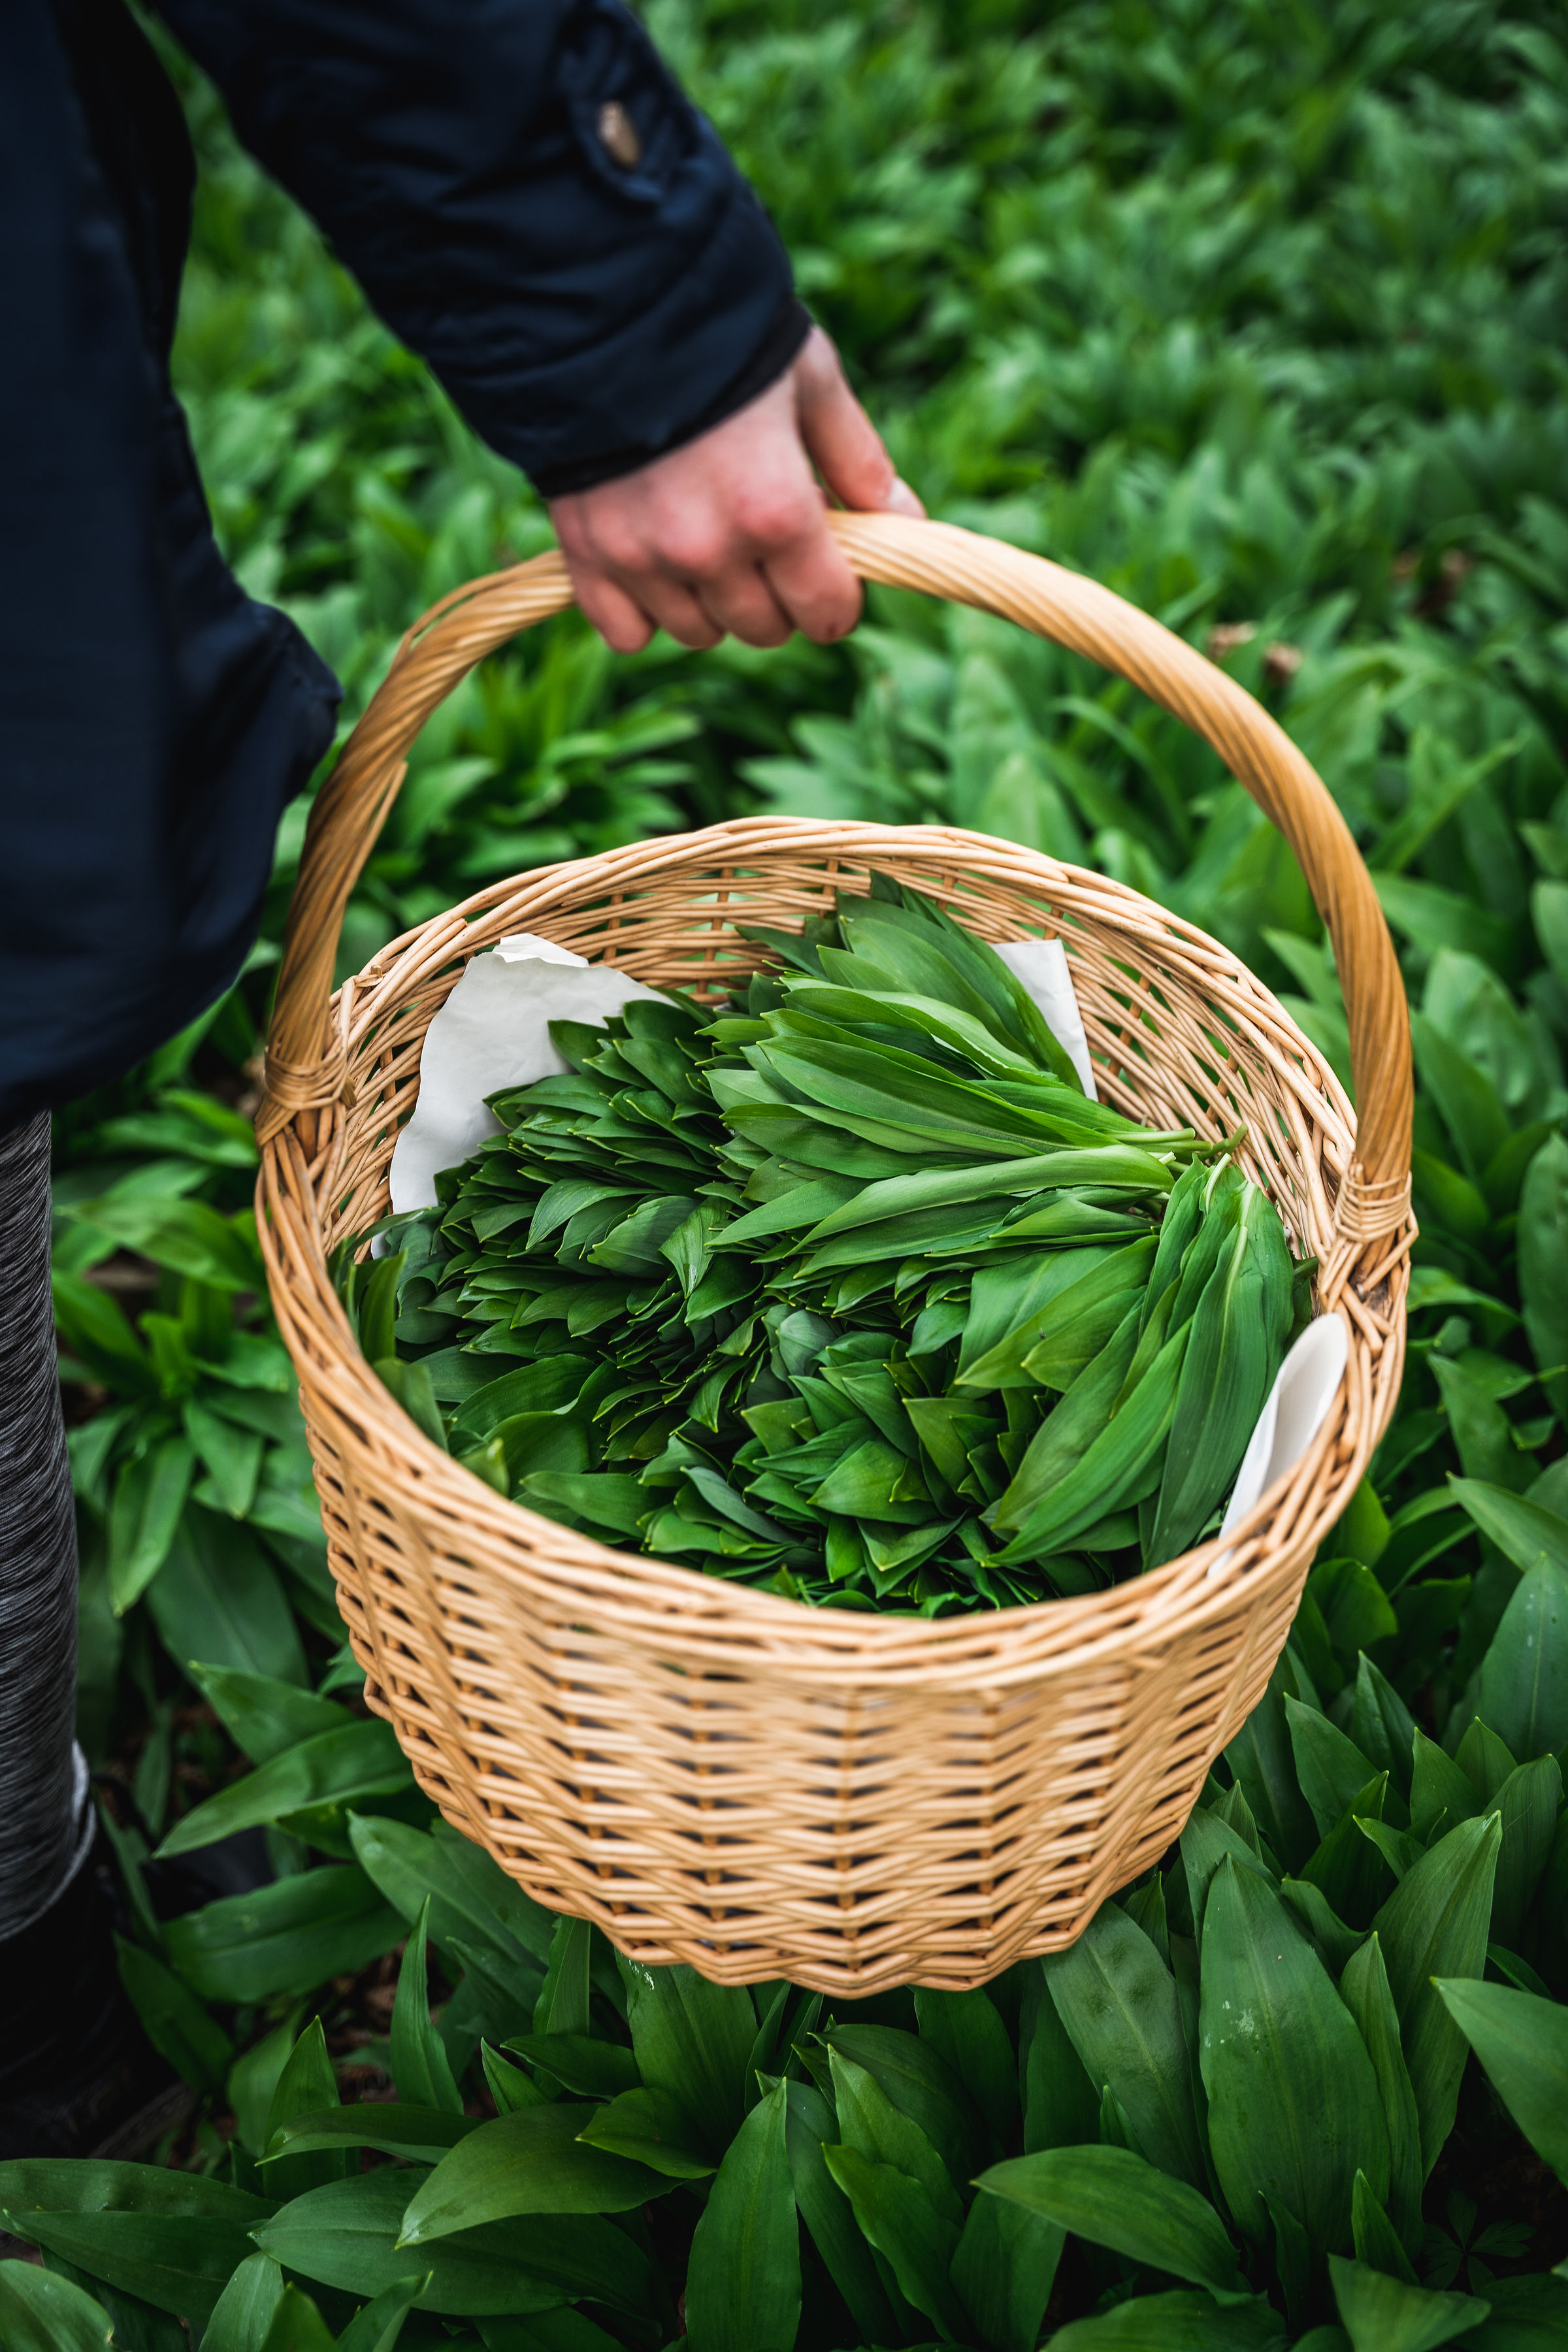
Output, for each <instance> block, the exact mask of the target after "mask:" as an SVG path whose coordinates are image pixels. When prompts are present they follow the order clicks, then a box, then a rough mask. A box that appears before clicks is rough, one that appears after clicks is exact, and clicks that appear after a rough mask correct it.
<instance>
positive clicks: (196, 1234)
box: [77, 1192, 267, 1291]
mask: <svg viewBox="0 0 1568 2352" xmlns="http://www.w3.org/2000/svg"><path fill="white" fill-rule="evenodd" d="M77 1213H78V1215H79V1216H81V1217H83V1218H85V1219H86V1221H87V1222H88V1223H89V1224H91V1225H93V1226H95V1227H96V1228H97V1230H98V1232H100V1234H108V1235H109V1237H110V1240H111V1241H113V1242H115V1243H117V1244H119V1246H120V1247H121V1249H128V1250H134V1251H135V1252H136V1254H137V1255H138V1256H140V1257H150V1258H151V1259H152V1261H153V1265H166V1266H170V1267H172V1268H173V1270H174V1272H175V1273H176V1274H185V1275H193V1276H195V1279H196V1280H197V1281H198V1282H210V1283H211V1284H212V1286H213V1287H214V1288H215V1289H216V1290H257V1291H259V1290H264V1289H265V1288H266V1279H267V1278H266V1275H265V1273H264V1271H263V1268H262V1265H261V1258H260V1255H259V1253H258V1250H257V1247H256V1243H255V1240H254V1237H253V1235H252V1234H250V1233H247V1231H246V1230H245V1227H246V1225H247V1223H249V1219H248V1217H247V1216H241V1217H237V1218H235V1219H234V1220H232V1221H231V1220H230V1219H229V1218H227V1217H223V1216H220V1215H219V1214H218V1212H217V1211H216V1209H214V1208H211V1207H209V1206H208V1204H207V1202H205V1201H180V1200H174V1199H172V1198H171V1197H170V1196H169V1195H167V1194H158V1193H142V1194H134V1193H130V1194H128V1193H126V1192H106V1193H104V1194H103V1195H101V1197H100V1199H98V1200H96V1201H83V1202H80V1203H79V1207H78V1210H77Z"/></svg>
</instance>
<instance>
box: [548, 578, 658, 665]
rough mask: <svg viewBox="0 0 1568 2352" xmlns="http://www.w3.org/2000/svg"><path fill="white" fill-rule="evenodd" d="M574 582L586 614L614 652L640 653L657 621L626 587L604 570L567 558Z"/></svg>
mask: <svg viewBox="0 0 1568 2352" xmlns="http://www.w3.org/2000/svg"><path fill="white" fill-rule="evenodd" d="M568 569H569V570H570V572H571V573H572V585H573V588H574V590H575V592H576V596H577V602H578V604H579V605H580V606H581V608H582V610H583V613H584V615H585V617H586V618H587V620H588V621H589V622H590V623H591V624H592V625H593V626H594V627H595V629H597V631H598V632H599V635H601V636H602V637H603V638H604V640H605V644H606V645H607V646H609V648H610V650H611V652H612V653H616V654H640V653H641V651H642V649H643V647H644V646H646V645H647V641H648V639H649V638H650V637H651V636H652V635H653V632H654V626H655V624H654V621H653V617H652V615H651V614H647V613H645V612H644V611H643V610H642V609H641V607H640V606H639V605H638V604H637V603H636V601H635V600H634V599H633V598H632V597H630V596H628V595H627V593H626V590H625V589H624V588H621V587H618V586H617V585H616V583H615V581H613V580H606V579H605V575H604V573H603V572H593V571H590V570H588V569H586V568H584V569H583V570H581V571H579V569H578V567H577V565H576V564H574V563H571V562H568Z"/></svg>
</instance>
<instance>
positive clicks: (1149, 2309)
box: [1049, 2288, 1344, 2352]
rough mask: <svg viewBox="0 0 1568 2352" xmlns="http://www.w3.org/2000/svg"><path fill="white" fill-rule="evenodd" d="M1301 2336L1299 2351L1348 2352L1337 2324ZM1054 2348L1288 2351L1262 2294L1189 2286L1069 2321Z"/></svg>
mask: <svg viewBox="0 0 1568 2352" xmlns="http://www.w3.org/2000/svg"><path fill="white" fill-rule="evenodd" d="M1318 2332H1319V2333H1321V2334H1324V2335H1326V2336H1329V2337H1330V2339H1331V2341H1330V2342H1328V2343H1326V2344H1321V2345H1320V2344H1319V2343H1318V2341H1317V2339H1316V2336H1315V2335H1314V2336H1301V2337H1300V2338H1299V2339H1298V2352H1344V2339H1343V2337H1342V2336H1341V2335H1340V2333H1339V2330H1338V2329H1337V2328H1331V2329H1326V2330H1321V2331H1318ZM1049 2345H1050V2352H1284V2347H1285V2323H1284V2321H1283V2320H1282V2319H1281V2318H1280V2316H1279V2313H1278V2312H1277V2311H1276V2310H1274V2308H1273V2307H1272V2305H1269V2304H1268V2303H1266V2302H1265V2301H1264V2299H1263V2297H1262V2296H1261V2295H1258V2296H1256V2297H1254V2298H1252V2299H1250V2300H1248V2301H1247V2302H1245V2303H1232V2304H1218V2303H1215V2300H1214V2298H1213V2296H1212V2295H1206V2294H1193V2293H1192V2292H1191V2290H1190V2289H1188V2288H1180V2289H1178V2290H1176V2291H1175V2292H1174V2293H1173V2294H1139V2295H1134V2296H1132V2297H1131V2300H1130V2301H1128V2302H1126V2303H1119V2304H1117V2305H1116V2306H1115V2307H1114V2309H1113V2310H1110V2311H1107V2312H1103V2313H1101V2315H1100V2316H1099V2317H1098V2318H1095V2319H1074V2320H1070V2321H1069V2322H1068V2325H1067V2326H1066V2327H1058V2329H1057V2331H1056V2333H1055V2335H1054V2336H1051V2337H1050V2339H1049Z"/></svg>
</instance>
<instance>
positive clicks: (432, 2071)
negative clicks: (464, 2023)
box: [392, 1895, 463, 2116]
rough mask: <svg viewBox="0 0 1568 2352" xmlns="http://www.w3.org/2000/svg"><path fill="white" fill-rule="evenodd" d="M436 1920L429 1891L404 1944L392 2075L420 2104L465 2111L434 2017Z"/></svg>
mask: <svg viewBox="0 0 1568 2352" xmlns="http://www.w3.org/2000/svg"><path fill="white" fill-rule="evenodd" d="M429 1924H430V1899H429V1897H428V1895H426V1899H425V1902H424V1904H423V1905H422V1906H421V1907H420V1912H419V1916H418V1918H417V1919H416V1921H415V1924H414V1933H413V1934H412V1936H410V1937H409V1938H408V1941H407V1943H406V1945H405V1947H404V1952H403V1960H402V1964H401V1966H400V1967H399V1969H398V1971H397V1991H396V1994H395V1998H394V2000H393V2004H392V2079H393V2081H394V2082H395V2084H396V2085H397V2095H398V2097H399V2098H400V2099H405V2100H408V2101H410V2102H412V2103H413V2105H416V2106H421V2107H437V2108H439V2109H440V2110H441V2112H442V2113H443V2114H444V2115H448V2116H460V2115H461V2114H462V2112H463V2100H462V2094H461V2093H460V2092H459V2090H458V2085H457V2084H456V2083H455V2082H454V2081H453V2079H452V2068H451V2063H450V2062H449V2060H448V2059H447V2053H446V2051H445V2049H444V2048H443V2046H442V2043H441V2038H440V2036H439V2034H438V2033H437V2031H436V2029H435V2027H434V2026H433V2025H432V2023H431V2022H430V1993H429V1987H428V1983H427V1979H426V1967H425V1946H426V1934H427V1931H428V1928H429Z"/></svg>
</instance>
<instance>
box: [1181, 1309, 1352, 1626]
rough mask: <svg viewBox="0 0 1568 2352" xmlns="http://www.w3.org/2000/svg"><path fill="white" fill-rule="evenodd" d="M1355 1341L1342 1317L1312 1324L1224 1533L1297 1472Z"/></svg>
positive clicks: (1282, 1383)
mask: <svg viewBox="0 0 1568 2352" xmlns="http://www.w3.org/2000/svg"><path fill="white" fill-rule="evenodd" d="M1349 1352H1350V1339H1349V1335H1348V1333H1347V1332H1346V1330H1345V1326H1344V1320H1343V1318H1342V1317H1341V1316H1338V1315H1320V1316H1319V1317H1318V1318H1317V1320H1316V1321H1315V1322H1312V1323H1309V1324H1308V1326H1307V1328H1306V1329H1305V1330H1304V1331H1303V1332H1302V1334H1301V1336H1300V1339H1298V1340H1297V1342H1296V1344H1295V1346H1294V1347H1293V1348H1292V1349H1291V1350H1290V1352H1289V1355H1288V1356H1287V1357H1286V1359H1285V1360H1284V1362H1283V1363H1282V1364H1281V1365H1280V1367H1279V1371H1278V1373H1277V1374H1276V1375H1275V1380H1274V1386H1273V1387H1272V1388H1271V1389H1270V1390H1269V1391H1268V1401H1267V1402H1266V1403H1265V1405H1264V1407H1263V1411H1262V1412H1260V1413H1259V1414H1258V1425H1257V1427H1256V1428H1255V1429H1254V1431H1253V1433H1252V1435H1251V1437H1250V1438H1249V1439H1248V1441H1247V1451H1246V1453H1245V1454H1243V1455H1242V1457H1241V1467H1240V1469H1239V1470H1238V1471H1237V1474H1236V1485H1235V1486H1234V1488H1233V1489H1232V1491H1231V1497H1230V1500H1229V1502H1228V1503H1227V1504H1226V1507H1225V1517H1224V1518H1223V1519H1222V1520H1221V1521H1220V1529H1219V1531H1220V1533H1221V1535H1222V1536H1223V1535H1228V1534H1229V1533H1230V1530H1231V1529H1232V1528H1234V1527H1237V1526H1239V1525H1240V1523H1241V1521H1242V1520H1243V1519H1244V1518H1245V1517H1247V1513H1248V1511H1250V1510H1251V1508H1252V1507H1253V1505H1254V1504H1255V1503H1256V1502H1257V1501H1258V1497H1259V1496H1260V1495H1265V1494H1267V1493H1268V1489H1269V1487H1270V1486H1273V1484H1274V1482H1275V1480H1276V1479H1277V1478H1282V1477H1283V1476H1284V1475H1285V1473H1286V1471H1287V1470H1293V1469H1294V1468H1295V1466H1296V1465H1297V1463H1298V1462H1300V1459H1301V1456H1302V1454H1305V1452H1306V1451H1307V1448H1308V1446H1309V1445H1310V1444H1311V1442H1312V1440H1313V1438H1314V1437H1316V1435H1317V1433H1318V1432H1319V1430H1320V1429H1321V1427H1322V1425H1323V1416H1324V1414H1325V1413H1326V1412H1328V1410H1329V1407H1330V1406H1331V1404H1332V1402H1333V1401H1334V1398H1335V1397H1336V1395H1337V1394H1338V1393H1339V1385H1340V1382H1341V1381H1342V1380H1343V1378H1344V1373H1345V1360H1346V1358H1347V1356H1348V1355H1349ZM1230 1557H1231V1555H1230V1553H1229V1552H1227V1551H1226V1552H1221V1553H1220V1555H1219V1557H1218V1558H1217V1559H1215V1560H1214V1561H1213V1562H1212V1563H1211V1565H1210V1567H1209V1571H1208V1573H1209V1577H1210V1579H1211V1580H1212V1579H1213V1578H1215V1577H1216V1576H1218V1575H1220V1574H1221V1573H1222V1571H1223V1570H1225V1568H1226V1566H1227V1564H1228V1562H1229V1560H1230Z"/></svg>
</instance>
